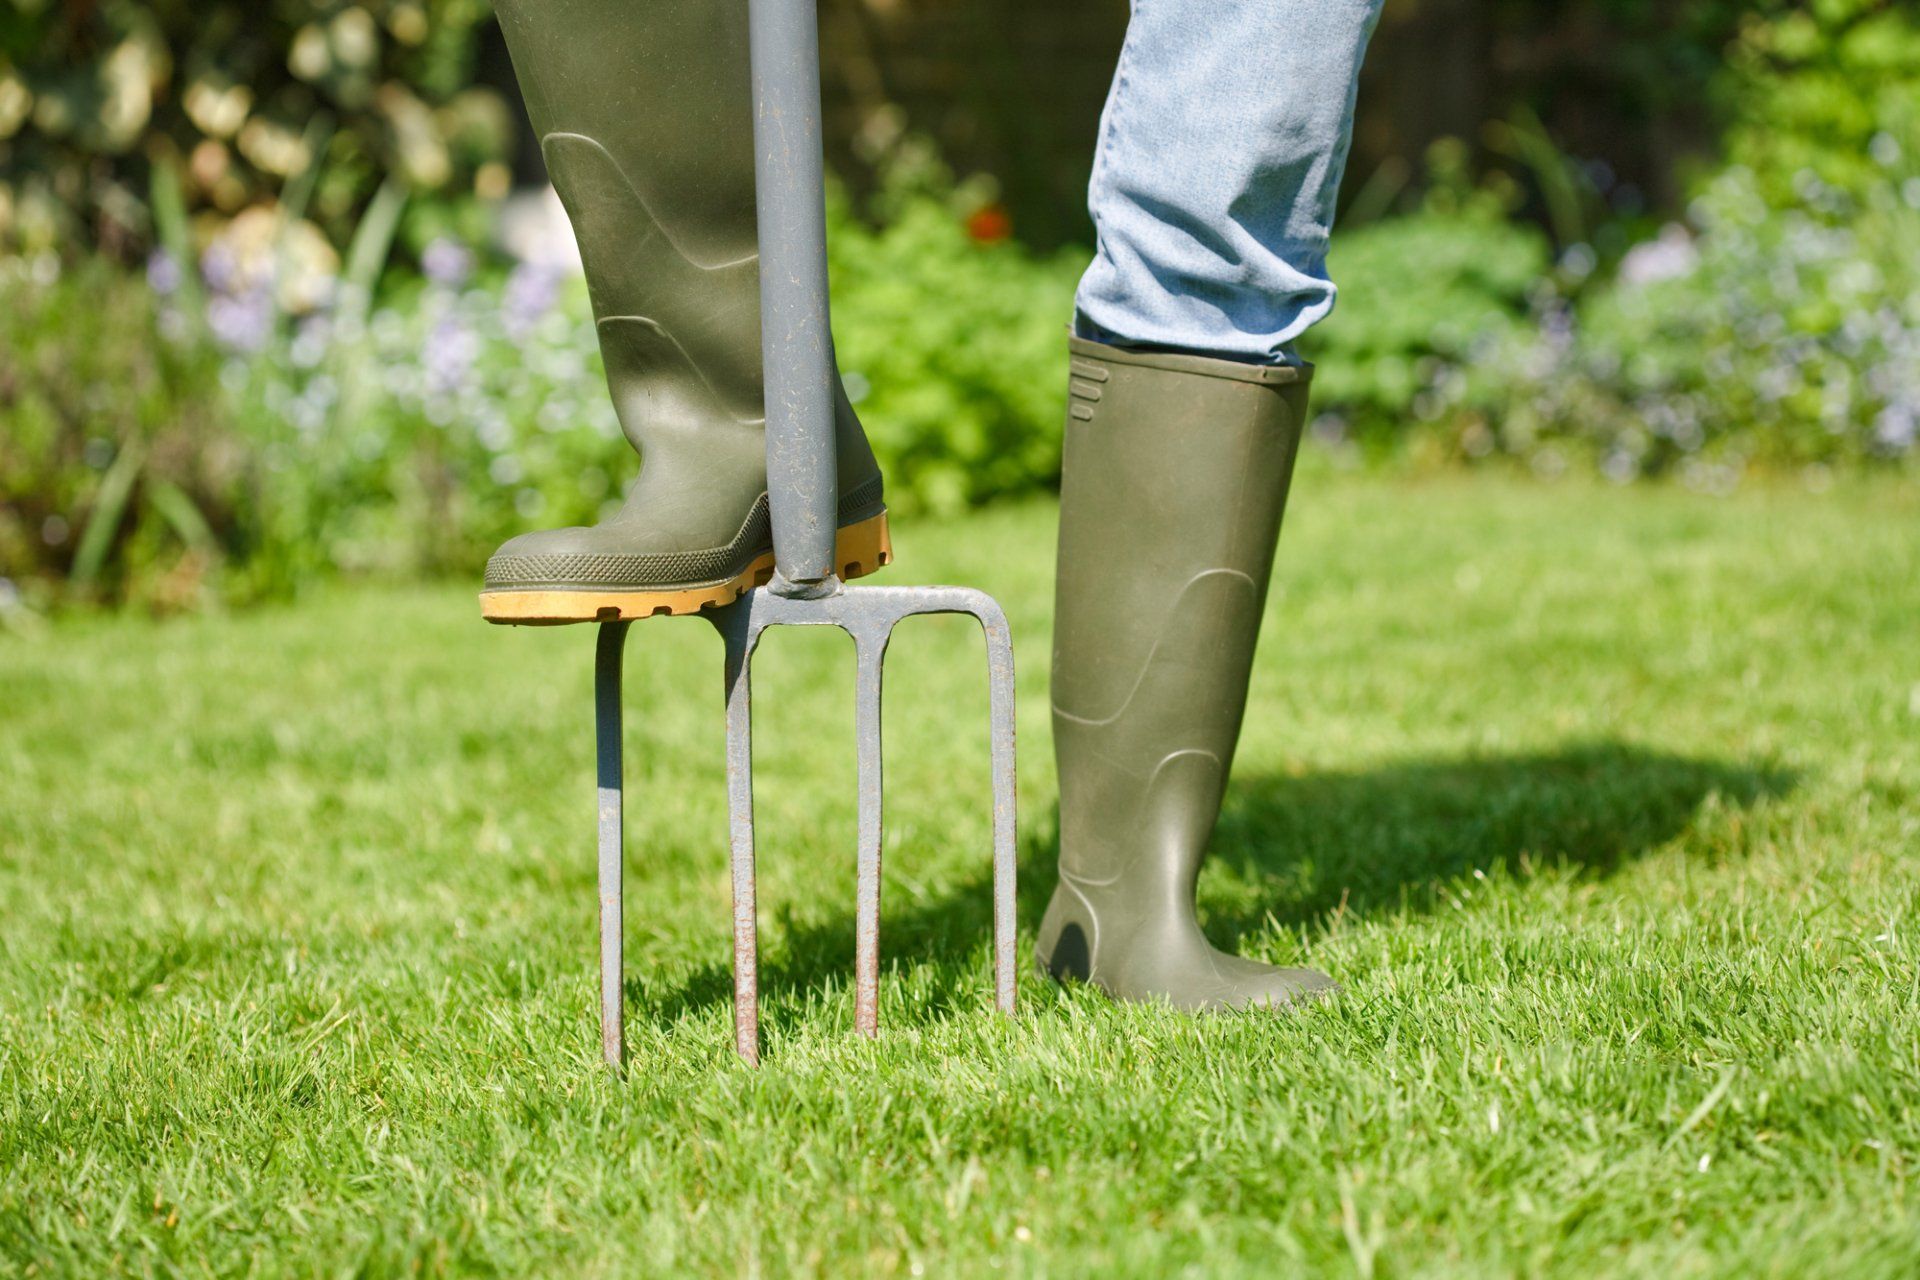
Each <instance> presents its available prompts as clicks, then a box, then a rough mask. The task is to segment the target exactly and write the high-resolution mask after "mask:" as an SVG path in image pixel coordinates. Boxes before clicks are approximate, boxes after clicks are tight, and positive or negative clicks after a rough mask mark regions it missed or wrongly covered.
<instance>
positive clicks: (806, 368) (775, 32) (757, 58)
mask: <svg viewBox="0 0 1920 1280" xmlns="http://www.w3.org/2000/svg"><path fill="white" fill-rule="evenodd" d="M747 23H748V44H749V45H750V50H751V57H752V62H753V173H754V191H755V203H756V205H757V208H758V215H759V227H760V352H761V362H762V364H763V365H764V367H765V371H766V372H765V384H766V409H767V500H768V502H769V503H770V504H771V506H772V508H773V512H772V514H773V553H774V555H775V556H777V557H779V562H780V574H781V576H782V577H784V578H786V579H788V580H790V581H792V582H799V583H809V582H819V581H821V580H823V579H825V578H826V577H827V576H828V575H829V574H830V573H832V572H833V570H834V564H833V539H834V525H835V523H836V521H835V519H834V513H835V509H836V508H837V507H838V506H839V493H838V490H839V474H838V466H837V461H836V459H835V456H834V447H833V412H834V405H833V333H832V330H831V328H830V327H829V324H828V320H827V213H826V185H825V176H824V174H825V171H824V161H823V159H822V156H821V150H820V32H819V23H818V17H817V12H816V5H815V0H749V4H748V16H747Z"/></svg>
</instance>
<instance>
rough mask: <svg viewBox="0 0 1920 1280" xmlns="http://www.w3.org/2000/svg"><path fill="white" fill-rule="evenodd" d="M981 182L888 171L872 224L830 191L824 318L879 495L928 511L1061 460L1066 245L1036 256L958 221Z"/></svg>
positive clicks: (985, 495) (1056, 466) (973, 207)
mask: <svg viewBox="0 0 1920 1280" xmlns="http://www.w3.org/2000/svg"><path fill="white" fill-rule="evenodd" d="M981 198H982V197H981V193H979V192H977V191H971V190H969V189H968V188H966V187H964V186H963V187H961V188H959V189H954V188H953V187H952V186H951V184H950V183H949V182H948V181H947V180H946V179H945V178H944V176H943V175H940V174H936V175H935V176H934V177H933V178H932V179H931V180H929V179H928V178H927V177H925V176H915V177H913V178H911V179H908V178H906V177H896V178H895V180H894V181H893V182H892V183H891V184H890V186H889V188H888V189H887V190H885V191H884V192H883V193H882V195H881V197H880V199H879V200H878V202H877V212H878V213H879V214H880V216H881V217H882V218H883V221H882V222H881V223H880V224H879V225H878V226H873V225H870V224H868V223H865V222H862V221H861V220H859V219H857V218H855V217H854V216H853V215H852V213H851V211H850V210H849V209H848V208H847V207H846V205H845V203H844V201H836V202H835V207H834V211H833V212H834V216H833V220H832V221H833V225H832V228H831V234H830V235H829V237H828V243H829V249H830V257H831V259H832V271H833V296H834V311H833V331H834V338H835V342H836V344H837V345H838V348H839V354H840V364H841V368H842V369H843V370H844V371H845V373H846V377H847V382H848V392H849V395H850V396H851V397H852V398H853V399H854V402H855V404H856V406H857V408H858V409H859V411H860V416H861V420H862V421H863V422H864V423H865V424H866V426H867V432H868V435H869V436H870V437H871V438H872V440H873V446H874V452H875V453H876V455H878V457H879V459H880V463H881V466H882V467H883V468H884V469H885V471H886V475H887V492H888V495H889V501H890V502H893V503H895V504H896V505H898V506H900V507H902V508H905V509H909V510H910V509H913V508H915V507H927V508H932V509H934V510H939V511H954V510H958V509H959V508H962V507H965V506H969V505H973V504H976V503H979V502H984V501H986V500H988V499H992V498H997V497H1004V496H1006V495H1009V494H1017V493H1023V492H1028V491H1031V490H1033V489H1036V488H1039V487H1042V486H1046V485H1049V484H1051V483H1053V482H1054V480H1055V478H1056V477H1057V476H1058V475H1059V472H1060V433H1061V424H1062V418H1063V415H1064V414H1065V411H1066V402H1065V396H1066V387H1065V376H1064V369H1065V352H1066V339H1067V325H1068V322H1069V320H1070V319H1071V318H1072V314H1073V288H1074V284H1075V282H1076V281H1077V280H1078V278H1079V274H1080V271H1081V269H1082V267H1083V266H1084V265H1085V262H1084V256H1083V255H1081V254H1077V253H1074V252H1071V251H1067V252H1062V253H1058V254H1054V255H1052V256H1049V257H1035V256H1033V255H1031V254H1029V253H1028V252H1027V251H1026V250H1024V249H1023V248H1021V247H1020V246H1019V245H1018V244H1016V243H1015V242H1013V241H1011V240H1006V239H988V240H985V241H984V242H983V241H982V240H980V239H978V238H976V234H975V233H971V232H970V231H969V226H970V224H971V225H975V226H977V225H979V222H978V220H974V219H970V218H969V216H968V215H969V214H972V213H974V212H976V211H977V209H978V207H979V206H980V201H981Z"/></svg>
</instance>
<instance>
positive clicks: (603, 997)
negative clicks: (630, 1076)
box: [593, 622, 631, 1071]
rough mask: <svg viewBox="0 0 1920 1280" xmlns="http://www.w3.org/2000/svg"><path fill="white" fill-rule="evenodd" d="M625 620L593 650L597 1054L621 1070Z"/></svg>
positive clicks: (606, 625) (605, 629)
mask: <svg viewBox="0 0 1920 1280" xmlns="http://www.w3.org/2000/svg"><path fill="white" fill-rule="evenodd" d="M629 625H631V624H629V623H626V622H603V623H601V624H600V634H599V635H598V636H597V637H595V644H594V650H593V730H594V773H595V779H594V780H595V782H596V783H597V790H598V800H599V811H600V1055H601V1057H603V1058H604V1059H606V1063H607V1065H608V1066H610V1067H612V1068H613V1069H614V1070H615V1071H619V1070H621V1069H623V1068H624V1067H625V1066H626V1058H627V1042H626V1027H625V1023H624V1020H623V1018H622V1016H621V998H622V995H623V994H624V992H623V989H622V986H621V981H622V975H623V967H624V966H623V956H622V947H623V942H624V939H623V937H622V933H623V925H624V921H623V918H622V917H623V912H622V898H623V893H624V891H623V887H622V883H621V870H622V869H621V851H622V850H621V804H622V790H623V786H624V783H625V778H624V772H625V771H624V769H623V767H622V765H623V761H622V759H621V746H620V731H621V707H620V683H621V682H620V675H621V667H622V665H623V664H622V658H623V656H624V654H625V651H626V642H627V627H628V626H629Z"/></svg>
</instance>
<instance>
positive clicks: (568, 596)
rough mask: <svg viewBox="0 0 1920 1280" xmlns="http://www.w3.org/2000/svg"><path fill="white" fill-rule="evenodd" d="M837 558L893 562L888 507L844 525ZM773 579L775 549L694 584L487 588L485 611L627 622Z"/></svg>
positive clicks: (723, 599)
mask: <svg viewBox="0 0 1920 1280" xmlns="http://www.w3.org/2000/svg"><path fill="white" fill-rule="evenodd" d="M833 560H834V564H835V565H836V566H837V567H838V569H839V572H840V576H841V577H842V578H843V579H847V580H849V581H850V580H852V579H854V578H864V577H865V576H866V575H868V574H870V573H872V572H874V571H875V570H876V569H879V568H882V567H883V566H885V565H889V564H892V563H893V539H892V536H891V535H890V533H889V531H888V529H887V513H886V512H884V511H882V512H881V513H880V514H878V515H875V516H869V517H868V518H867V519H865V520H861V521H857V522H856V523H854V524H850V525H847V526H845V527H844V528H842V529H841V530H840V531H839V532H838V533H837V534H836V535H835V536H834V542H833ZM772 580H773V552H771V551H765V552H762V553H761V554H760V555H757V556H755V557H754V558H753V560H752V561H751V562H750V563H749V564H748V565H747V567H746V568H745V569H742V570H741V571H740V572H739V573H737V574H735V575H734V576H733V577H731V578H727V579H725V580H723V581H720V582H711V583H705V584H703V585H700V586H694V587H646V588H641V589H636V590H612V589H609V588H606V587H593V588H588V589H577V588H566V587H554V588H551V589H548V588H538V587H536V588H533V589H531V590H504V591H482V592H481V593H480V616H481V617H483V618H485V619H486V620H487V621H488V622H498V623H502V624H507V625H518V626H531V627H557V626H564V625H566V624H568V623H573V622H621V621H636V620H638V619H641V618H654V617H659V616H660V615H662V614H665V615H667V616H669V617H675V616H681V615H685V614H689V613H699V612H700V611H701V610H703V609H717V608H719V607H721V606H722V605H729V604H732V603H733V602H734V601H735V600H738V599H739V598H740V595H741V593H742V592H745V591H748V590H751V589H752V588H754V587H760V586H765V585H766V584H767V583H768V582H770V581H772Z"/></svg>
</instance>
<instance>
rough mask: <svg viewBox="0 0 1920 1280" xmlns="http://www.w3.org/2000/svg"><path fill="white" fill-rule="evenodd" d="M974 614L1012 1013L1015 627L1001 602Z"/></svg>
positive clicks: (999, 929) (998, 960)
mask: <svg viewBox="0 0 1920 1280" xmlns="http://www.w3.org/2000/svg"><path fill="white" fill-rule="evenodd" d="M988 603H992V602H991V601H989V602H988ZM976 616H977V617H978V618H979V619H980V625H981V627H982V629H984V630H985V632H986V636H987V718H988V730H987V732H988V746H989V750H990V752H991V754H992V759H993V989H994V999H995V1003H997V1004H998V1005H999V1008H1000V1012H1002V1013H1004V1014H1008V1015H1011V1014H1012V1013H1013V999H1014V995H1013V993H1014V945H1015V940H1014V932H1015V923H1014V879H1015V874H1016V845H1015V839H1016V832H1017V829H1018V824H1017V822H1016V815H1015V809H1016V806H1017V804H1018V800H1019V794H1018V777H1017V775H1016V773H1015V771H1014V754H1013V749H1014V744H1013V740H1014V719H1013V632H1012V629H1011V628H1010V627H1009V626H1008V625H1007V618H1006V615H1005V614H1004V613H1001V612H1000V610H999V608H998V606H995V607H994V608H993V609H992V610H991V611H987V610H982V611H981V612H979V613H978V614H976Z"/></svg>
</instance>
